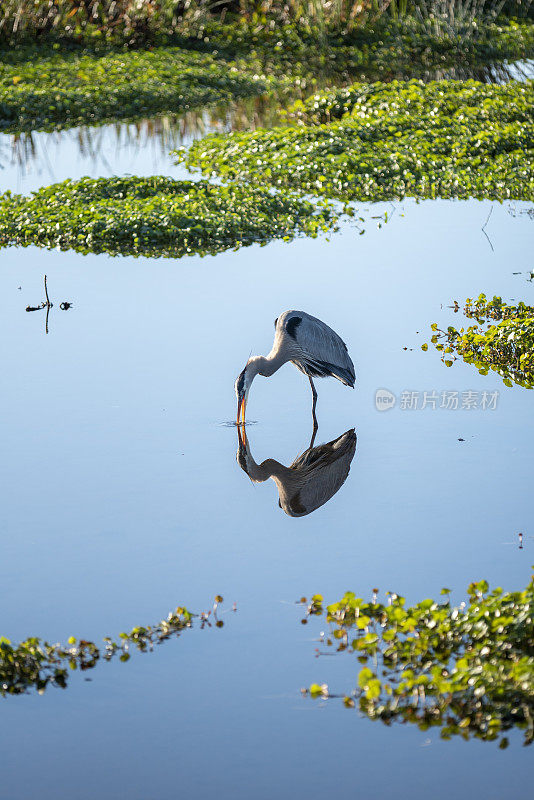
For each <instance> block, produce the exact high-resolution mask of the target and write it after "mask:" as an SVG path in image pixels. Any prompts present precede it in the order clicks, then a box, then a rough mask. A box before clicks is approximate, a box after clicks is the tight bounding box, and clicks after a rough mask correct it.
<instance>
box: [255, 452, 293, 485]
mask: <svg viewBox="0 0 534 800" xmlns="http://www.w3.org/2000/svg"><path fill="white" fill-rule="evenodd" d="M245 471H246V473H247V475H248V476H249V478H250V480H251V481H254V483H263V482H264V481H266V480H268V479H269V478H274V479H276V478H279V479H280V478H283V477H284V476H285V473H286V472H287V467H284V465H283V464H280V462H279V461H275V460H274V458H267V459H266V460H265V461H262V463H261V464H257V463H256V462H255V461H254V459H253V458H252V456H251V455H250V454H249V457H248V459H247V468H246V470H245Z"/></svg>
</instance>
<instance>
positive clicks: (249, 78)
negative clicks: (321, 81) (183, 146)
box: [0, 47, 267, 131]
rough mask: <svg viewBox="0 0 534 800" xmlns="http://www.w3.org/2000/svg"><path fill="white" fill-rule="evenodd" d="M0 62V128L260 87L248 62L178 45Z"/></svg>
mask: <svg viewBox="0 0 534 800" xmlns="http://www.w3.org/2000/svg"><path fill="white" fill-rule="evenodd" d="M24 52H26V50H25V49H24V48H23V49H22V53H20V52H19V53H17V55H16V57H11V58H10V57H9V56H8V57H7V58H5V59H2V63H0V130H5V131H22V130H32V129H51V128H53V127H54V126H57V125H61V126H63V127H68V126H72V125H79V124H81V123H89V124H95V123H96V122H102V121H105V120H112V119H124V120H126V119H134V118H140V117H146V116H149V115H152V114H163V113H173V112H177V111H184V110H186V109H188V108H192V107H198V106H202V105H205V104H207V103H215V102H220V101H225V102H229V101H230V100H232V99H233V98H237V97H250V96H251V95H259V94H261V93H263V92H264V91H265V89H266V85H267V84H266V82H265V81H262V80H260V78H259V77H258V75H255V74H254V72H253V71H252V70H247V69H242V70H239V71H238V70H237V69H236V68H235V67H232V65H231V64H230V63H228V62H226V61H223V60H221V59H214V58H213V57H212V56H211V55H208V54H207V53H195V52H191V51H187V50H183V49H180V48H178V47H158V48H154V49H152V50H147V51H131V52H123V51H120V50H118V51H107V52H106V51H104V52H103V53H98V52H97V53H91V52H84V51H81V50H76V49H75V50H68V51H66V52H60V51H56V50H54V49H51V48H48V49H43V50H41V51H39V50H37V51H35V50H34V49H30V48H27V60H23V59H22V54H23V53H24Z"/></svg>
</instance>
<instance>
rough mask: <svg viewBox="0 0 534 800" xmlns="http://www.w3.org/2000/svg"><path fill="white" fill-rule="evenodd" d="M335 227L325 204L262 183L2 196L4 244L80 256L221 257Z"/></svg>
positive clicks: (68, 184) (97, 186) (144, 181)
mask: <svg viewBox="0 0 534 800" xmlns="http://www.w3.org/2000/svg"><path fill="white" fill-rule="evenodd" d="M331 228H335V217H334V215H333V212H332V210H331V209H330V208H329V207H328V206H327V205H326V204H325V205H324V206H323V207H322V208H321V209H317V208H316V206H315V205H313V204H312V203H310V202H308V201H306V200H304V199H302V198H296V197H293V196H291V195H290V194H286V195H283V196H282V195H281V194H280V193H279V194H273V193H272V192H271V191H270V190H269V189H268V188H263V187H261V186H256V187H247V186H242V185H239V184H228V185H226V186H217V185H214V184H210V183H206V182H204V181H199V182H194V181H176V180H173V179H172V178H167V177H162V176H155V177H150V178H137V177H126V178H98V179H92V178H82V179H81V180H79V181H71V180H66V181H63V182H62V183H56V184H53V185H52V186H47V187H43V188H42V189H39V190H38V191H36V192H33V193H32V195H31V196H29V197H24V196H22V195H16V194H11V193H10V192H6V193H5V194H3V195H0V246H7V245H22V246H26V245H32V244H33V245H39V246H42V247H48V248H56V247H57V248H61V249H69V248H70V249H74V250H76V251H77V252H80V253H108V254H110V255H133V256H139V255H143V256H152V257H158V256H167V257H171V258H180V257H181V256H185V255H207V254H211V255H215V254H216V253H221V252H223V251H224V250H228V249H229V248H234V249H237V248H238V247H242V246H247V245H250V244H254V243H259V244H266V243H267V242H269V241H270V240H271V239H284V240H289V239H291V238H292V237H294V236H295V235H298V234H306V235H308V236H317V235H318V234H319V232H321V231H327V230H329V229H331Z"/></svg>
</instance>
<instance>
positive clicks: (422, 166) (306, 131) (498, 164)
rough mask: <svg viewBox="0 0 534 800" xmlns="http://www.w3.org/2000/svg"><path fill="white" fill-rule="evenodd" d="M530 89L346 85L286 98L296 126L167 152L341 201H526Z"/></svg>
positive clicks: (530, 177) (533, 148)
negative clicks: (296, 100) (298, 99)
mask: <svg viewBox="0 0 534 800" xmlns="http://www.w3.org/2000/svg"><path fill="white" fill-rule="evenodd" d="M533 88H534V81H532V80H530V81H526V82H525V83H517V82H511V83H508V84H506V85H502V86H497V85H485V84H482V83H479V82H476V81H439V82H438V81H435V82H432V83H429V84H424V83H423V82H422V81H416V80H411V81H393V82H392V83H375V84H354V85H353V86H351V87H350V88H349V89H339V90H334V91H332V92H328V93H325V94H320V95H317V96H315V97H313V98H310V99H309V100H308V101H307V102H306V103H304V104H303V103H300V104H297V105H294V106H293V108H292V114H293V115H294V116H298V117H300V119H301V120H304V122H305V124H303V125H302V124H301V125H299V126H294V127H285V128H283V127H277V128H273V129H272V130H258V131H253V132H236V133H231V134H228V135H219V134H217V135H212V136H208V137H206V138H205V139H202V140H200V141H197V142H194V143H193V145H192V146H191V148H190V149H189V150H186V149H185V148H181V149H180V150H178V151H175V152H176V154H177V157H178V160H179V161H183V162H185V164H186V165H187V166H188V167H190V168H198V169H200V170H201V171H202V173H203V174H205V175H219V176H221V177H223V178H231V179H238V180H244V181H254V182H257V181H260V180H261V181H263V182H267V181H269V182H270V183H271V184H272V185H273V186H275V187H289V188H293V189H296V190H300V191H302V192H306V193H309V194H313V195H318V196H323V197H329V198H338V199H341V200H372V201H377V200H388V199H394V198H401V197H404V196H417V197H431V198H434V197H443V198H450V197H458V198H467V197H478V198H495V199H505V198H513V199H517V200H525V199H533V198H534V136H533V134H534V112H533V108H534V91H533ZM326 119H329V120H333V121H329V122H325V120H326Z"/></svg>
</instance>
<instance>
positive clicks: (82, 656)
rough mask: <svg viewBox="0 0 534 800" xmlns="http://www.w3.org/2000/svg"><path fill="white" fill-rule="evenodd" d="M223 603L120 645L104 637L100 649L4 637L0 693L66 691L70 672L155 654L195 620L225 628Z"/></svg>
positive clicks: (184, 613)
mask: <svg viewBox="0 0 534 800" xmlns="http://www.w3.org/2000/svg"><path fill="white" fill-rule="evenodd" d="M222 600H223V598H222V597H221V596H220V595H217V596H216V597H215V602H214V605H213V608H212V610H211V611H209V612H207V613H202V614H200V615H196V614H192V613H191V612H190V611H188V610H187V609H186V608H183V607H178V608H177V609H176V610H175V611H173V612H172V613H170V614H169V615H168V617H167V619H164V620H162V621H161V622H159V623H158V624H157V625H154V626H148V627H146V628H144V627H137V628H133V629H132V630H131V631H130V633H121V634H119V637H118V638H119V641H118V642H115V641H113V640H112V639H110V638H109V636H106V637H104V639H103V644H102V645H101V646H100V647H99V646H97V645H96V644H95V643H94V642H89V641H86V640H85V639H76V638H75V637H74V636H71V637H70V639H69V640H68V643H67V644H66V645H61V644H49V643H48V642H44V641H42V640H41V639H38V638H37V637H35V636H32V637H31V638H29V639H25V641H23V642H21V643H20V644H17V645H13V644H11V642H10V641H9V639H6V638H4V637H0V693H1V694H2V695H3V696H5V695H7V694H11V695H14V694H26V693H27V692H28V691H29V690H30V689H37V691H38V692H39V694H42V693H43V692H44V691H45V689H46V688H47V686H49V685H51V686H57V687H59V688H61V689H65V688H66V686H67V681H68V678H69V673H70V671H72V670H77V669H80V670H88V669H93V667H96V665H97V663H98V662H99V661H100V660H101V659H102V660H103V661H111V659H112V658H114V656H118V657H119V660H120V661H128V660H129V658H130V652H129V651H130V648H135V649H136V650H140V651H141V652H143V653H144V652H146V651H148V650H152V649H153V647H154V645H157V644H161V643H162V642H165V641H166V640H167V639H170V638H171V637H173V636H179V635H180V634H181V633H182V631H184V630H186V629H187V628H191V627H192V626H193V622H194V618H195V617H198V619H199V620H200V627H201V628H204V627H205V626H206V625H208V626H211V621H210V619H209V617H210V616H211V615H213V616H212V619H213V623H214V625H215V627H218V628H221V627H222V626H223V625H224V623H223V621H222V620H221V619H218V617H217V608H218V605H219V603H222Z"/></svg>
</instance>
